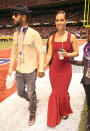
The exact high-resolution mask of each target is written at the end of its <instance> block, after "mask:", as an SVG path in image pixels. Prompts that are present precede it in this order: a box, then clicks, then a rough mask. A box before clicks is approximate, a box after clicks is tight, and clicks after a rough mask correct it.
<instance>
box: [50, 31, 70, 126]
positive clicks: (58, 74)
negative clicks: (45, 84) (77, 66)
mask: <svg viewBox="0 0 90 131" xmlns="http://www.w3.org/2000/svg"><path fill="white" fill-rule="evenodd" d="M70 37H71V33H70V32H68V35H67V41H65V42H63V43H62V42H55V34H54V35H53V37H52V49H53V60H52V64H51V66H50V70H49V77H50V82H51V87H52V93H51V95H50V97H49V101H48V113H47V126H50V127H55V126H56V125H57V124H59V123H60V121H61V118H62V117H63V116H67V115H68V114H70V113H72V109H71V107H70V97H69V93H68V88H69V84H70V81H71V77H72V66H71V63H70V60H69V58H68V57H65V58H64V59H63V60H60V59H59V56H58V52H57V51H58V49H59V48H62V46H63V49H65V50H66V51H67V52H71V46H72V44H71V42H70Z"/></svg>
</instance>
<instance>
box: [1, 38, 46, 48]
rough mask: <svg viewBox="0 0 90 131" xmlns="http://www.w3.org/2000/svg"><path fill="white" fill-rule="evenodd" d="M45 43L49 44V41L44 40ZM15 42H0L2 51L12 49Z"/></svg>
mask: <svg viewBox="0 0 90 131" xmlns="http://www.w3.org/2000/svg"><path fill="white" fill-rule="evenodd" d="M42 42H43V43H46V42H47V39H42ZM12 43H13V41H3V42H1V41H0V49H5V48H11V47H12Z"/></svg>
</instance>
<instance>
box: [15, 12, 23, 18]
mask: <svg viewBox="0 0 90 131" xmlns="http://www.w3.org/2000/svg"><path fill="white" fill-rule="evenodd" d="M19 15H22V13H20V12H14V13H13V16H15V17H17V16H19Z"/></svg>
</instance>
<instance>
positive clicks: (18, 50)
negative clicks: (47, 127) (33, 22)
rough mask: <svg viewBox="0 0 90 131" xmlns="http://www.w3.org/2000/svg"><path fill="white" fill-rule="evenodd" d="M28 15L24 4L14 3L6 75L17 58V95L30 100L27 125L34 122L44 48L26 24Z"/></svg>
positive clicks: (42, 74)
mask: <svg viewBox="0 0 90 131" xmlns="http://www.w3.org/2000/svg"><path fill="white" fill-rule="evenodd" d="M28 15H29V10H28V8H27V7H25V6H24V5H16V6H15V8H14V9H13V16H12V19H13V22H14V26H15V27H16V31H15V33H14V35H13V47H12V52H11V61H10V67H9V73H8V75H11V74H12V71H13V67H14V63H15V60H16V58H17V68H16V90H17V93H18V95H19V96H21V97H22V98H25V99H26V100H28V101H29V102H30V107H29V110H30V117H29V122H28V125H29V126H31V125H33V124H34V122H35V115H36V108H37V98H36V92H35V88H36V87H35V81H36V77H37V72H38V76H39V77H43V76H44V50H43V44H42V41H41V37H40V35H39V33H38V32H37V31H35V30H34V29H32V28H30V27H29V26H28V22H27V19H28ZM37 55H39V67H38V66H37ZM37 67H38V71H37ZM25 87H27V92H26V91H25Z"/></svg>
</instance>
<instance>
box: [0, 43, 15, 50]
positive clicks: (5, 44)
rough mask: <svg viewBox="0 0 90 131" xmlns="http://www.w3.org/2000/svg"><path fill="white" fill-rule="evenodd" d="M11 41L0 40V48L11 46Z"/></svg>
mask: <svg viewBox="0 0 90 131" xmlns="http://www.w3.org/2000/svg"><path fill="white" fill-rule="evenodd" d="M12 43H13V42H12V41H8V42H7V41H5V42H1V41H0V49H5V48H11V47H12Z"/></svg>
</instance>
